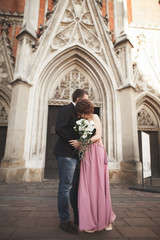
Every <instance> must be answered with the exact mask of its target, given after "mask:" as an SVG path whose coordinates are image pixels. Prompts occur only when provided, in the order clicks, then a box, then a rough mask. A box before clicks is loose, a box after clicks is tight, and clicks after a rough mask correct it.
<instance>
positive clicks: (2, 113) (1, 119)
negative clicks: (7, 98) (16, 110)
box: [0, 103, 8, 126]
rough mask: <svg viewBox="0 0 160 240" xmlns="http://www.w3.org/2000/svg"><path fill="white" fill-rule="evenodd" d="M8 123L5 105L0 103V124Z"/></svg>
mask: <svg viewBox="0 0 160 240" xmlns="http://www.w3.org/2000/svg"><path fill="white" fill-rule="evenodd" d="M7 125H8V114H7V111H6V109H5V107H4V106H3V105H2V104H1V103H0V126H7Z"/></svg>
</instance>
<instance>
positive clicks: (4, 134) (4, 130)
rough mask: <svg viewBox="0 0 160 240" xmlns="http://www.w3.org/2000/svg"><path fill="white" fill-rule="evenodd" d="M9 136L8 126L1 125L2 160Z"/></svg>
mask: <svg viewBox="0 0 160 240" xmlns="http://www.w3.org/2000/svg"><path fill="white" fill-rule="evenodd" d="M6 137H7V127H0V162H1V160H2V159H3V157H4V152H5V146H6Z"/></svg>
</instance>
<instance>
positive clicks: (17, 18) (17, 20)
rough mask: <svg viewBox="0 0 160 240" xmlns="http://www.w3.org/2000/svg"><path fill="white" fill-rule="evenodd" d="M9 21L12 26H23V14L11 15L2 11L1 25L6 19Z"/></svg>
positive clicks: (0, 16)
mask: <svg viewBox="0 0 160 240" xmlns="http://www.w3.org/2000/svg"><path fill="white" fill-rule="evenodd" d="M6 18H7V19H8V21H9V24H10V25H16V26H21V25H22V22H23V13H17V12H15V13H11V12H9V11H8V12H3V11H0V24H2V21H3V20H4V19H6Z"/></svg>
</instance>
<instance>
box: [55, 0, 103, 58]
mask: <svg viewBox="0 0 160 240" xmlns="http://www.w3.org/2000/svg"><path fill="white" fill-rule="evenodd" d="M70 43H80V44H83V45H85V46H86V47H88V48H90V49H91V50H92V51H94V52H95V53H97V54H98V55H100V56H101V55H103V53H102V46H101V43H100V40H99V37H98V34H97V31H96V29H95V26H94V22H93V19H92V16H91V13H90V11H89V8H88V5H87V1H86V0H83V1H81V0H73V1H69V4H68V6H67V9H66V10H65V13H64V15H63V17H62V20H61V22H60V26H59V27H58V32H57V34H56V35H55V37H54V39H53V42H52V46H51V48H52V50H53V51H56V50H57V49H60V48H61V47H63V46H65V45H67V44H70Z"/></svg>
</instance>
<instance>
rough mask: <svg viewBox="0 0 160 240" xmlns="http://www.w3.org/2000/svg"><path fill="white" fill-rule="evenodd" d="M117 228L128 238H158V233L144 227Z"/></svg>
mask: <svg viewBox="0 0 160 240" xmlns="http://www.w3.org/2000/svg"><path fill="white" fill-rule="evenodd" d="M117 230H118V231H119V232H120V233H121V234H122V236H124V237H128V238H140V237H143V238H158V235H157V234H155V233H154V232H152V231H151V230H150V229H148V228H146V227H121V228H117Z"/></svg>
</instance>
